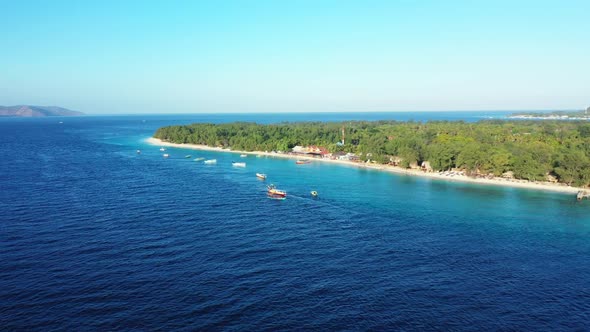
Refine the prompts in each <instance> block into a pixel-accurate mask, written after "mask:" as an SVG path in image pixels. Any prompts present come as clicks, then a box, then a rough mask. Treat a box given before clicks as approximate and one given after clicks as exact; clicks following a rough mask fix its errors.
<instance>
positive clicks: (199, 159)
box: [195, 157, 205, 161]
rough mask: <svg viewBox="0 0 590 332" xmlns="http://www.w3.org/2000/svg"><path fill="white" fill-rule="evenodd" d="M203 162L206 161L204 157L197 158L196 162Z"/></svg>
mask: <svg viewBox="0 0 590 332" xmlns="http://www.w3.org/2000/svg"><path fill="white" fill-rule="evenodd" d="M201 160H205V158H203V157H199V158H195V161H201Z"/></svg>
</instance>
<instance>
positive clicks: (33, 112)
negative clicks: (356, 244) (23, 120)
mask: <svg viewBox="0 0 590 332" xmlns="http://www.w3.org/2000/svg"><path fill="white" fill-rule="evenodd" d="M76 115H84V113H82V112H78V111H72V110H69V109H66V108H63V107H57V106H30V105H17V106H0V116H19V117H29V118H32V117H43V116H76Z"/></svg>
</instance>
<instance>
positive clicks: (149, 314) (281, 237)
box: [0, 114, 590, 330]
mask: <svg viewBox="0 0 590 332" xmlns="http://www.w3.org/2000/svg"><path fill="white" fill-rule="evenodd" d="M242 116H244V117H246V119H249V120H256V119H259V120H260V121H261V122H268V121H275V120H277V119H276V116H275V120H273V119H269V117H268V116H264V115H242ZM301 116H302V115H284V118H283V119H287V120H290V119H296V120H298V119H300V118H299V117H301ZM322 116H324V117H325V119H326V120H330V119H333V118H334V117H335V116H337V115H333V114H331V115H320V116H319V117H320V120H321V119H322V118H321V117H322ZM338 116H340V115H338ZM379 116H381V117H384V118H387V117H388V116H395V115H391V114H390V115H383V114H380V115H379V114H371V115H369V117H370V118H371V117H376V118H378V117H379ZM453 116H455V117H459V116H461V114H459V115H457V114H454V115H453ZM462 116H465V117H466V120H470V119H475V118H476V117H478V116H480V115H475V116H473V117H469V116H468V115H466V114H462ZM290 117H292V118H290ZM235 119H243V118H240V117H237V116H235V115H215V116H209V115H207V116H187V115H184V116H127V117H85V118H75V119H74V118H65V119H60V121H63V122H64V123H63V124H59V123H58V120H56V119H0V141H1V142H2V153H3V155H2V158H0V169H1V170H2V172H1V173H0V189H1V190H0V212H1V216H2V229H1V231H0V325H1V326H3V328H4V329H7V330H23V329H24V330H52V329H60V330H63V329H69V330H71V329H76V330H77V329H84V330H113V329H115V330H152V329H164V330H169V329H185V330H194V329H213V330H218V329H229V330H238V329H239V330H277V329H292V330H301V329H313V330H327V329H330V330H332V329H347V330H367V329H380V330H384V329H387V330H391V329H396V330H397V329H401V330H502V329H503V330H583V329H585V328H586V327H587V326H588V325H589V322H590V317H589V316H588V312H590V310H589V309H590V301H589V300H590V282H589V281H588V280H590V264H589V260H588V257H589V254H590V240H589V239H590V214H589V213H588V212H589V211H590V204H589V203H590V202H587V201H586V202H581V203H579V202H576V201H575V199H574V198H573V197H572V196H571V195H564V194H558V193H550V192H541V191H532V190H523V189H513V188H501V187H487V186H481V185H473V184H462V183H453V182H444V181H435V180H430V179H422V178H417V177H408V176H400V175H395V174H389V173H383V172H378V171H374V170H363V169H357V168H352V167H343V166H338V165H331V164H320V163H312V164H308V165H303V166H297V165H295V163H294V161H293V160H288V159H280V158H256V157H255V156H248V157H247V158H239V156H238V155H235V154H227V153H217V152H200V151H189V150H185V149H175V148H169V149H168V150H167V153H169V154H170V158H168V159H164V158H162V156H161V154H162V153H161V152H160V151H158V147H155V146H150V145H148V144H146V143H145V142H144V139H145V138H147V137H149V136H150V135H151V134H152V133H153V132H154V131H155V129H156V128H157V127H159V126H162V125H166V124H177V123H190V122H193V121H215V122H221V121H231V120H235ZM144 120H145V121H144ZM280 120H282V119H281V118H280V117H279V118H278V120H277V121H280ZM314 120H317V119H314ZM136 149H141V150H142V153H141V154H140V155H137V154H136V153H135V150H136ZM186 154H191V155H192V156H193V158H197V157H205V158H216V159H217V160H218V164H217V165H212V166H207V165H203V164H202V163H197V162H195V161H193V160H192V159H185V158H184V156H185V155H186ZM238 159H239V160H240V161H245V162H246V163H247V166H246V168H243V169H242V168H234V167H232V166H231V161H232V160H238ZM256 172H264V173H267V174H268V176H269V178H268V180H267V181H266V182H267V183H270V182H272V183H275V184H276V185H277V186H278V187H279V188H281V189H285V190H287V191H288V192H289V197H288V198H287V199H286V200H284V201H277V200H270V199H268V198H267V197H266V195H265V189H264V188H265V182H262V181H260V180H258V179H256V177H255V176H254V174H255V173H256ZM310 190H317V191H318V192H319V194H320V197H319V199H312V198H311V197H310V195H309V192H310Z"/></svg>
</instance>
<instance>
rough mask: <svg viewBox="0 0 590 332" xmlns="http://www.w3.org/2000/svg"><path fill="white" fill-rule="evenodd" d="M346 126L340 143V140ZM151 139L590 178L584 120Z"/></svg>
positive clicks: (238, 131) (166, 132)
mask: <svg viewBox="0 0 590 332" xmlns="http://www.w3.org/2000/svg"><path fill="white" fill-rule="evenodd" d="M342 128H345V135H346V136H345V143H346V144H345V145H344V146H339V145H338V144H337V142H339V141H340V140H341V139H342ZM154 137H156V138H160V139H162V140H165V141H169V142H173V143H192V144H204V145H208V146H221V147H231V148H232V149H234V150H246V151H271V150H277V151H288V150H289V149H290V148H292V147H293V146H295V145H303V146H308V145H319V146H324V147H326V148H328V150H329V151H330V152H337V151H344V152H353V153H356V154H357V155H360V156H361V158H362V159H363V160H366V159H371V160H375V161H377V162H380V163H387V162H389V161H390V160H391V159H390V158H391V157H393V156H397V157H400V158H401V159H402V161H401V166H402V167H409V166H410V165H411V164H413V163H416V162H418V163H421V162H422V161H429V162H430V165H431V166H432V168H433V169H434V170H435V171H438V170H449V169H453V168H458V169H463V170H466V171H467V172H468V173H470V174H486V175H487V174H494V175H496V176H499V175H501V174H503V173H505V172H507V171H512V172H513V173H514V177H515V178H519V179H526V180H541V181H544V180H546V179H547V175H551V176H554V177H555V178H557V179H558V181H559V182H562V183H566V184H571V185H576V186H588V185H589V184H590V123H587V122H583V121H575V122H574V121H497V120H496V121H481V122H478V123H464V122H446V121H442V122H426V123H422V122H395V121H377V122H364V121H353V122H343V123H324V122H304V123H282V124H272V125H260V124H255V123H243V122H238V123H227V124H192V125H185V126H170V127H164V128H160V129H158V130H157V131H156V133H155V135H154Z"/></svg>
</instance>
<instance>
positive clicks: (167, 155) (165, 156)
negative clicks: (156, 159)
mask: <svg viewBox="0 0 590 332" xmlns="http://www.w3.org/2000/svg"><path fill="white" fill-rule="evenodd" d="M162 157H164V158H168V157H170V155H169V154H167V153H164V154H163V155H162Z"/></svg>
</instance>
